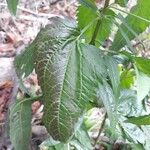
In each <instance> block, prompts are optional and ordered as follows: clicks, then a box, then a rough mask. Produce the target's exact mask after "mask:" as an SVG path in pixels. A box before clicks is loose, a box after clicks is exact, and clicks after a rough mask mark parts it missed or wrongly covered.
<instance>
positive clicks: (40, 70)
mask: <svg viewBox="0 0 150 150" xmlns="http://www.w3.org/2000/svg"><path fill="white" fill-rule="evenodd" d="M127 3H128V1H126V0H116V1H115V3H114V4H110V1H109V0H106V1H105V3H104V6H103V7H102V8H98V7H97V5H96V4H95V2H94V1H93V0H80V5H79V6H78V9H77V21H74V20H70V19H60V18H52V19H51V24H49V25H47V26H46V27H45V28H42V29H41V31H40V32H39V33H38V35H37V37H36V38H35V40H34V41H33V43H32V44H31V45H29V47H28V48H27V49H26V50H25V51H24V52H23V53H22V54H21V55H19V56H17V57H16V59H15V66H16V71H17V74H18V76H19V77H20V79H21V78H22V77H23V75H25V76H24V77H26V76H28V75H29V74H30V73H31V72H32V71H33V69H35V71H36V73H37V75H38V81H39V85H40V86H41V89H42V99H43V104H44V110H43V111H44V115H43V123H44V125H45V127H46V128H47V131H48V132H49V134H50V136H51V138H50V139H48V140H47V141H45V142H44V143H43V144H42V145H41V146H43V145H44V146H45V145H47V147H49V149H65V150H66V149H71V148H73V149H78V150H88V149H92V148H91V147H92V146H91V143H92V142H91V143H90V140H89V137H88V136H87V133H86V132H87V130H86V129H85V128H84V129H83V128H81V127H82V126H83V124H84V123H85V122H84V121H83V120H84V119H83V118H84V114H85V112H86V111H87V110H88V109H89V107H90V108H91V107H102V106H104V107H105V109H106V111H107V115H106V117H105V118H104V133H105V134H106V135H107V136H108V137H109V138H110V139H111V140H113V141H117V139H120V138H121V139H122V141H123V142H124V145H129V147H130V148H131V149H149V147H148V145H150V144H149V141H148V140H147V138H146V137H147V135H146V134H145V132H144V131H143V130H142V129H141V128H140V127H139V126H136V125H135V124H137V125H150V121H149V118H150V117H149V114H148V112H147V111H146V110H145V109H144V107H143V101H144V99H145V98H146V97H147V96H148V94H149V91H150V69H149V68H150V63H149V62H150V60H149V59H148V58H143V57H138V55H137V53H136V47H134V46H133V45H132V42H131V40H133V39H135V38H138V36H139V34H140V33H142V32H144V31H145V29H146V28H147V27H148V26H149V25H150V21H149V20H150V11H149V8H150V1H149V2H148V1H143V0H137V4H136V5H135V6H133V7H132V8H131V10H130V11H126V6H127ZM116 4H119V5H120V6H122V7H124V8H122V9H120V7H118V5H116ZM8 6H9V5H8ZM15 6H16V5H15ZM9 7H10V6H9ZM15 8H16V7H15ZM11 9H12V8H11ZM11 9H10V10H11ZM14 10H15V9H14ZM118 11H119V13H118ZM124 13H126V15H125V14H124ZM116 30H117V31H116ZM112 35H114V39H113V40H112V43H111V46H110V45H109V44H108V43H107V41H108V40H109V37H111V36H112ZM104 45H106V46H104ZM120 66H121V67H120ZM141 85H142V86H141ZM141 87H142V88H141ZM143 88H144V89H143ZM143 90H145V91H144V92H143ZM27 103H28V104H27ZM26 107H27V109H30V107H31V102H30V103H29V102H26V101H24V100H23V101H21V102H18V101H17V102H16V103H15V104H14V105H12V107H11V108H10V135H11V136H10V137H11V140H12V143H13V144H14V147H15V149H16V150H19V149H23V148H22V147H24V146H26V145H28V143H24V142H23V143H20V142H19V141H16V140H15V138H16V130H15V129H14V127H15V123H14V121H13V119H14V115H15V113H17V116H16V115H15V118H16V120H17V122H19V123H18V130H21V132H20V133H21V134H19V135H18V136H19V137H18V138H19V139H21V140H22V141H28V140H29V139H27V137H28V138H29V137H30V136H29V131H30V128H31V125H30V121H31V113H29V112H30V111H28V113H29V114H26V115H25V114H24V112H22V111H23V110H25V109H26ZM18 115H21V118H22V117H23V118H24V119H23V120H22V119H20V118H19V117H18ZM106 118H107V119H106ZM106 120H107V121H106ZM129 122H130V123H129ZM131 123H133V124H131ZM145 128H146V127H145ZM145 130H146V129H145ZM14 132H15V133H14ZM101 132H102V129H100V132H99V136H100V134H101ZM13 133H14V134H13ZM26 135H28V136H26ZM82 136H84V137H83V138H82ZM140 136H141V137H140ZM85 137H86V141H84V140H85V139H84V138H85ZM97 139H98V138H97ZM86 142H87V144H86ZM96 142H98V140H97V141H96ZM101 144H102V143H101ZM103 145H104V146H105V147H107V148H108V147H109V148H110V146H111V147H112V146H113V144H112V145H109V146H108V144H107V143H103Z"/></svg>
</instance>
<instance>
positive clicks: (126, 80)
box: [120, 70, 135, 89]
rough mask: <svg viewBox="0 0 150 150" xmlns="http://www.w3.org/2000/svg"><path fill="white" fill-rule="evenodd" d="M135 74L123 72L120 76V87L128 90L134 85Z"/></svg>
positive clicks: (131, 71) (128, 71)
mask: <svg viewBox="0 0 150 150" xmlns="http://www.w3.org/2000/svg"><path fill="white" fill-rule="evenodd" d="M134 77H135V73H134V71H133V70H124V71H123V72H122V73H121V76H120V86H121V87H122V88H124V89H129V88H130V87H131V86H132V85H133V83H134Z"/></svg>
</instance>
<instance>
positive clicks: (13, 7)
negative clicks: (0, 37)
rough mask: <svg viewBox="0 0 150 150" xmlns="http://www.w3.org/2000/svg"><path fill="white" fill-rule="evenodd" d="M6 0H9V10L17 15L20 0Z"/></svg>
mask: <svg viewBox="0 0 150 150" xmlns="http://www.w3.org/2000/svg"><path fill="white" fill-rule="evenodd" d="M6 1H7V5H8V9H9V11H10V12H11V13H12V14H13V15H16V11H17V5H18V2H19V0H6Z"/></svg>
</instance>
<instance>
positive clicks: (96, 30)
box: [90, 0, 110, 45]
mask: <svg viewBox="0 0 150 150" xmlns="http://www.w3.org/2000/svg"><path fill="white" fill-rule="evenodd" d="M109 1H110V0H106V1H105V4H104V8H103V10H102V11H101V14H102V17H103V15H104V13H105V10H106V8H107V7H108V6H109ZM101 23H102V22H101V19H99V20H98V21H97V24H96V27H95V30H94V33H93V35H92V39H91V42H90V44H91V45H95V39H96V37H97V34H98V31H99V29H100V26H101Z"/></svg>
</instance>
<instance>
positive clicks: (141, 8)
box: [111, 0, 150, 51]
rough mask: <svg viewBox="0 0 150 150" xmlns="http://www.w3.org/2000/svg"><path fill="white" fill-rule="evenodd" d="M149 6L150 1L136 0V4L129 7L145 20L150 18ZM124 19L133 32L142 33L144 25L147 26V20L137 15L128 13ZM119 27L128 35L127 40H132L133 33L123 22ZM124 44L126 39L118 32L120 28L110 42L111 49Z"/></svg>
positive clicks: (117, 49)
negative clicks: (111, 42)
mask: <svg viewBox="0 0 150 150" xmlns="http://www.w3.org/2000/svg"><path fill="white" fill-rule="evenodd" d="M149 7H150V1H143V0H138V1H137V5H136V6H134V7H133V8H132V9H131V11H130V12H131V13H132V14H134V15H136V16H139V17H142V18H145V19H147V20H150V11H149ZM124 21H125V22H126V23H127V24H128V26H129V27H130V28H132V30H133V31H134V32H136V33H137V34H139V33H142V32H144V31H145V29H146V27H148V26H149V24H150V23H149V22H146V21H144V20H141V19H139V18H137V17H134V16H133V15H130V14H129V15H128V16H127V17H126V18H125V19H124ZM120 28H121V29H122V30H123V31H124V32H125V33H126V35H127V36H128V38H129V40H132V39H134V38H135V34H133V33H132V32H131V31H130V30H129V29H128V28H127V27H126V26H125V25H124V23H122V24H121V25H120ZM125 45H126V40H125V39H124V37H123V35H122V33H121V32H120V30H118V32H117V34H116V36H115V39H114V42H113V44H112V47H111V49H112V50H114V51H119V50H120V49H121V48H122V47H124V46H125Z"/></svg>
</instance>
